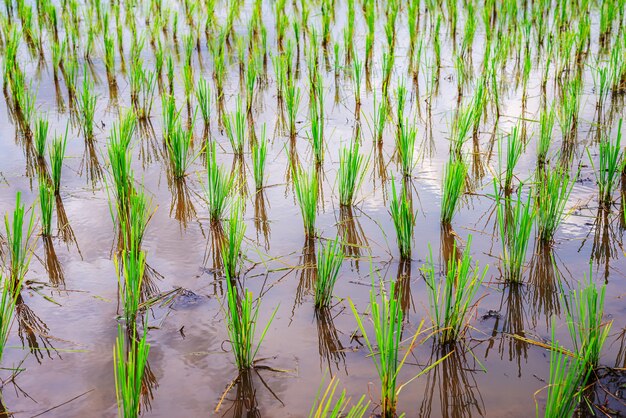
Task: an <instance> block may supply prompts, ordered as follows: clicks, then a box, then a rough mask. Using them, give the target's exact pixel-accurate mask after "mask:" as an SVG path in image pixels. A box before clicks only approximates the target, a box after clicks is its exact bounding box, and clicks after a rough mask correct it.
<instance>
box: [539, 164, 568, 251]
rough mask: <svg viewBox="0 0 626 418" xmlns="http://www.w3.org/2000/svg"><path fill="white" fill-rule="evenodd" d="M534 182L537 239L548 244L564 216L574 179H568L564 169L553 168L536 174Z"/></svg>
mask: <svg viewBox="0 0 626 418" xmlns="http://www.w3.org/2000/svg"><path fill="white" fill-rule="evenodd" d="M535 181H536V183H535V201H536V202H537V228H538V230H539V231H538V233H539V239H540V240H541V241H543V242H546V243H550V242H552V240H553V239H554V234H555V232H556V230H557V229H558V227H559V225H560V224H561V222H562V221H563V218H564V216H565V205H566V204H567V200H568V199H569V196H570V194H571V192H572V188H573V187H574V183H575V182H576V177H574V178H570V175H569V173H568V172H567V171H566V170H565V169H562V168H555V169H548V170H547V171H546V172H537V178H536V180H535Z"/></svg>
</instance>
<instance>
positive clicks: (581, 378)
mask: <svg viewBox="0 0 626 418" xmlns="http://www.w3.org/2000/svg"><path fill="white" fill-rule="evenodd" d="M562 352H563V349H562V348H561V346H560V345H559V343H558V342H557V341H556V334H555V325H554V323H553V324H552V342H551V343H550V378H549V381H548V386H547V392H548V394H547V398H546V409H545V411H544V415H543V416H544V417H546V418H548V417H550V418H552V417H559V418H566V417H571V416H574V415H575V411H576V409H577V407H578V404H579V402H580V394H581V388H580V386H581V384H582V383H584V382H585V381H586V380H587V379H588V377H589V373H590V372H589V371H588V370H587V368H586V366H585V363H586V362H585V360H584V359H581V358H578V357H569V356H567V355H566V354H563V353H562ZM537 416H539V405H537Z"/></svg>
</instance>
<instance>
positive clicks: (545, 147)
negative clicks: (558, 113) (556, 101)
mask: <svg viewBox="0 0 626 418" xmlns="http://www.w3.org/2000/svg"><path fill="white" fill-rule="evenodd" d="M554 121H555V112H554V106H550V109H549V110H543V111H542V112H541V116H540V119H539V126H540V129H539V140H538V141H537V162H538V163H539V164H540V165H543V164H545V163H546V162H547V161H548V151H549V150H550V145H551V144H552V130H553V128H554Z"/></svg>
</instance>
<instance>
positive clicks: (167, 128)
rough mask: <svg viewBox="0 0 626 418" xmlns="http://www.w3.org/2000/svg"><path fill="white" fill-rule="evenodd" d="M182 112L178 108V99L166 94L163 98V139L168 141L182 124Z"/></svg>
mask: <svg viewBox="0 0 626 418" xmlns="http://www.w3.org/2000/svg"><path fill="white" fill-rule="evenodd" d="M180 112H181V110H178V108H177V107H176V98H175V97H174V96H173V95H171V94H165V95H163V96H162V97H161V113H162V116H163V138H164V139H165V141H167V138H168V137H169V136H171V135H172V132H173V131H174V129H175V128H176V126H177V124H178V123H180V121H179V119H180Z"/></svg>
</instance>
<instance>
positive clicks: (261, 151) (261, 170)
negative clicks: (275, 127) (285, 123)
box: [252, 124, 267, 190]
mask: <svg viewBox="0 0 626 418" xmlns="http://www.w3.org/2000/svg"><path fill="white" fill-rule="evenodd" d="M266 156H267V139H266V126H265V124H263V130H262V131H261V138H260V139H259V140H257V141H254V142H253V143H252V166H253V171H254V185H255V187H256V189H257V190H261V189H262V188H263V182H264V181H265V158H266Z"/></svg>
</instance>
